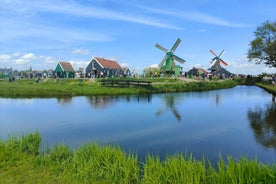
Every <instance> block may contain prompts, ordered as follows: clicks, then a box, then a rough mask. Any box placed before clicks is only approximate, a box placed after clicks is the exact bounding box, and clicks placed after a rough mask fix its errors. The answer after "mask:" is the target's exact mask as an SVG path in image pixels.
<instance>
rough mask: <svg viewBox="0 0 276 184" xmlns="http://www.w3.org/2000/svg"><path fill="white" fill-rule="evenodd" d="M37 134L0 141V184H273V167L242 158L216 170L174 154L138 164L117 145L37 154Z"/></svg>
mask: <svg viewBox="0 0 276 184" xmlns="http://www.w3.org/2000/svg"><path fill="white" fill-rule="evenodd" d="M41 148H45V145H41V136H40V135H39V134H38V133H34V134H29V135H26V136H21V137H11V138H9V139H8V140H5V141H4V140H0V183H42V184H43V183H193V184H197V183H200V184H209V183H212V184H216V183H219V184H222V183H252V184H254V183H275V182H276V165H265V164H262V163H260V162H258V161H257V159H254V160H248V159H247V158H244V157H242V158H240V159H239V160H233V159H232V158H231V157H228V160H227V161H223V159H220V160H219V161H218V163H217V165H212V164H211V163H210V162H208V161H207V160H205V159H204V158H202V160H195V159H194V158H193V156H192V155H185V154H182V155H181V154H178V155H175V156H170V157H167V158H166V159H165V160H164V161H160V159H159V158H158V157H154V156H150V155H148V156H147V158H146V159H145V160H146V161H145V162H143V163H141V162H139V160H138V159H137V156H136V155H135V154H133V153H125V152H123V151H122V150H121V149H120V147H119V146H109V145H104V146H100V145H98V144H95V143H91V144H88V145H83V146H82V147H80V148H78V149H75V150H70V149H69V148H68V147H67V146H66V145H57V146H55V147H54V148H52V149H46V148H45V149H46V151H45V152H42V151H41Z"/></svg>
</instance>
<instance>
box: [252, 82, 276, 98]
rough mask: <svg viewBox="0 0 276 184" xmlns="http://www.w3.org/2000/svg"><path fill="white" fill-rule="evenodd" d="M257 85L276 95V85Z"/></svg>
mask: <svg viewBox="0 0 276 184" xmlns="http://www.w3.org/2000/svg"><path fill="white" fill-rule="evenodd" d="M255 85H256V86H259V87H261V88H263V89H265V90H266V91H268V92H269V93H272V94H274V95H276V85H275V84H267V83H260V82H259V83H256V84H255Z"/></svg>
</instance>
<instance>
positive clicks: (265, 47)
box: [247, 21, 276, 67]
mask: <svg viewBox="0 0 276 184" xmlns="http://www.w3.org/2000/svg"><path fill="white" fill-rule="evenodd" d="M254 34H255V37H256V38H255V39H254V40H252V41H251V42H250V48H249V50H248V53H247V58H248V59H249V61H252V60H254V61H255V63H256V64H261V63H263V64H265V65H267V66H271V67H276V21H275V22H269V21H265V22H264V23H263V24H261V25H260V26H258V27H257V29H256V31H255V33H254Z"/></svg>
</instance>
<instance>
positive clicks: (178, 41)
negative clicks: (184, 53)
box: [171, 38, 181, 52]
mask: <svg viewBox="0 0 276 184" xmlns="http://www.w3.org/2000/svg"><path fill="white" fill-rule="evenodd" d="M180 42H181V40H180V39H179V38H177V40H176V42H175V43H174V45H173V46H172V48H171V52H174V51H175V50H176V48H177V47H178V45H179V44H180Z"/></svg>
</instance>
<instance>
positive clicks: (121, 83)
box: [100, 80, 151, 88]
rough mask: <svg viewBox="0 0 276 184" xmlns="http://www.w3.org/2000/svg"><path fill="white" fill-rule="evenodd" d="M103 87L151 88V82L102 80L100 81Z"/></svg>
mask: <svg viewBox="0 0 276 184" xmlns="http://www.w3.org/2000/svg"><path fill="white" fill-rule="evenodd" d="M100 82H101V83H102V85H103V86H106V87H122V88H123V87H130V86H141V87H148V88H149V87H151V82H149V81H136V80H127V81H125V80H122V81H120V80H102V81H100Z"/></svg>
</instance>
